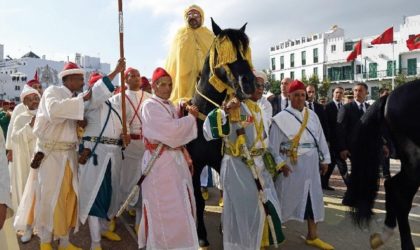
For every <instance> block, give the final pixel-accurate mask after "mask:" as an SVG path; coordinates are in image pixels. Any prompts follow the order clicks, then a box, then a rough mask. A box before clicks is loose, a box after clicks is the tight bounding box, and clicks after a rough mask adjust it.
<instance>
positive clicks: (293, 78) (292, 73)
mask: <svg viewBox="0 0 420 250" xmlns="http://www.w3.org/2000/svg"><path fill="white" fill-rule="evenodd" d="M290 78H291V79H292V80H295V72H293V71H290Z"/></svg>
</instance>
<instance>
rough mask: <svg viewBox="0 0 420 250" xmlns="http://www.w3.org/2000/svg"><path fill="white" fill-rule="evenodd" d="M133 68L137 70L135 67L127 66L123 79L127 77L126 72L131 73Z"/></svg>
mask: <svg viewBox="0 0 420 250" xmlns="http://www.w3.org/2000/svg"><path fill="white" fill-rule="evenodd" d="M134 70H137V69H135V68H132V67H128V68H127V69H126V70H125V71H124V77H125V79H127V77H128V74H129V73H131V72H132V71H134ZM137 71H138V70H137Z"/></svg>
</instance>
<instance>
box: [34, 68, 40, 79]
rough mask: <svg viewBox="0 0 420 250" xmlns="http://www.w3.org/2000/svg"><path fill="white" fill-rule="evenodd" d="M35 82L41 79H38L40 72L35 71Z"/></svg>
mask: <svg viewBox="0 0 420 250" xmlns="http://www.w3.org/2000/svg"><path fill="white" fill-rule="evenodd" d="M34 80H37V81H39V78H38V70H35V75H34Z"/></svg>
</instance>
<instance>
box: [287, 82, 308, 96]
mask: <svg viewBox="0 0 420 250" xmlns="http://www.w3.org/2000/svg"><path fill="white" fill-rule="evenodd" d="M299 89H302V90H305V84H303V82H301V81H299V80H294V81H293V82H291V83H290V85H289V89H288V92H289V93H293V92H295V91H296V90H299Z"/></svg>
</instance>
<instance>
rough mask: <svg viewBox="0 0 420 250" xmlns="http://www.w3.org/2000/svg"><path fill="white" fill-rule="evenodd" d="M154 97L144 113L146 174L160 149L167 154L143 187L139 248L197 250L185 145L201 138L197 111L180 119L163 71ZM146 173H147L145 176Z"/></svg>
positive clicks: (155, 83)
mask: <svg viewBox="0 0 420 250" xmlns="http://www.w3.org/2000/svg"><path fill="white" fill-rule="evenodd" d="M152 88H153V91H154V95H153V96H152V97H151V98H149V99H148V100H146V101H145V102H144V104H143V107H142V111H141V120H142V124H143V136H144V141H145V144H146V149H147V150H146V151H145V152H144V156H143V165H142V170H143V171H144V170H145V168H146V166H147V165H148V163H149V161H150V160H151V158H152V156H153V155H155V154H159V152H155V151H156V148H157V147H158V145H159V144H161V143H162V144H163V145H164V146H163V148H162V149H163V151H161V152H160V156H159V157H158V158H157V159H156V161H155V163H154V165H153V166H152V168H151V171H150V172H149V173H148V175H147V176H146V178H145V179H144V182H143V184H142V187H141V189H142V197H143V203H142V209H143V216H142V218H141V222H140V228H139V233H138V243H139V248H143V247H146V249H184V250H197V249H198V237H197V232H196V225H195V215H196V213H195V200H194V190H193V185H192V177H191V172H190V170H189V169H188V163H187V161H186V159H185V151H183V150H185V149H183V146H184V145H185V144H187V143H188V142H190V141H191V140H193V139H195V138H196V137H197V125H196V118H195V117H196V116H198V109H197V108H196V107H192V108H189V112H190V114H189V115H187V116H185V117H182V118H178V115H177V111H176V110H175V107H174V105H173V104H172V103H171V102H169V101H168V99H169V97H170V95H171V91H172V79H171V77H170V76H169V74H168V73H167V72H166V71H165V70H164V69H162V68H157V69H156V70H155V71H154V73H153V78H152ZM143 174H144V172H143Z"/></svg>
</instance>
